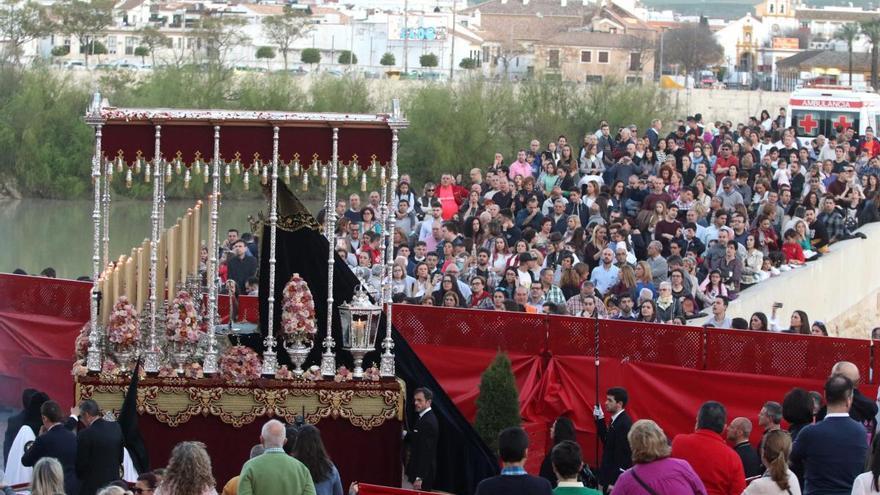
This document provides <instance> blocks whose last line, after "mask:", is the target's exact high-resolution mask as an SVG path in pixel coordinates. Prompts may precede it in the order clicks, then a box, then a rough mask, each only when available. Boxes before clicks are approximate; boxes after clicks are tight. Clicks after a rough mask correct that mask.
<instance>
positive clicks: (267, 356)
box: [262, 126, 279, 376]
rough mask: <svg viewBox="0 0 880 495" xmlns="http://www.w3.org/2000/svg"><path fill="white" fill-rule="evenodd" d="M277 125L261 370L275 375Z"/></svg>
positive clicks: (273, 150)
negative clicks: (266, 302) (267, 304)
mask: <svg viewBox="0 0 880 495" xmlns="http://www.w3.org/2000/svg"><path fill="white" fill-rule="evenodd" d="M278 131H279V129H278V126H274V127H273V128H272V198H271V199H270V207H269V208H270V209H269V294H267V296H268V297H267V301H268V303H269V311H268V319H267V321H266V329H267V334H268V335H267V336H266V340H265V341H264V342H263V343H264V345H265V349H264V350H263V370H262V374H264V375H270V376H275V372H276V371H277V370H278V354H277V353H276V351H275V342H276V339H275V334H274V328H273V327H274V326H275V238H276V228H277V226H278Z"/></svg>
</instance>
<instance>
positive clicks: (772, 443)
mask: <svg viewBox="0 0 880 495" xmlns="http://www.w3.org/2000/svg"><path fill="white" fill-rule="evenodd" d="M789 454H791V435H789V433H788V432H787V431H785V430H773V431H771V432H769V433H767V434H766V435H764V440H763V447H762V448H761V462H762V463H763V464H764V467H765V468H767V470H766V471H765V472H764V476H762V477H761V478H758V479H756V480H755V481H753V482H752V483H751V484H749V486H748V487H746V490H745V491H744V492H743V495H801V487H800V485H799V484H798V479H797V476H795V474H794V473H793V472H791V469H789V468H788V456H789ZM854 493H855V492H854Z"/></svg>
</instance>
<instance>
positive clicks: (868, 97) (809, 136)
mask: <svg viewBox="0 0 880 495" xmlns="http://www.w3.org/2000/svg"><path fill="white" fill-rule="evenodd" d="M785 124H786V126H788V127H794V128H795V132H796V135H797V137H798V140H799V141H800V142H801V143H809V142H810V141H812V140H813V138H815V137H816V136H818V135H820V134H821V135H823V136H826V137H828V136H834V135H836V131H837V130H839V129H847V128H850V127H851V128H853V129H855V130H856V132H857V133H858V135H860V136H861V135H864V134H865V128H867V127H869V126H870V127H873V128H874V131H875V132H876V131H877V130H878V128H880V95H878V94H876V93H868V92H864V91H856V90H853V89H850V88H848V87H842V86H818V85H817V86H811V87H805V88H798V89H795V90H794V92H792V93H791V98H790V99H789V101H788V112H787V115H786V120H785Z"/></svg>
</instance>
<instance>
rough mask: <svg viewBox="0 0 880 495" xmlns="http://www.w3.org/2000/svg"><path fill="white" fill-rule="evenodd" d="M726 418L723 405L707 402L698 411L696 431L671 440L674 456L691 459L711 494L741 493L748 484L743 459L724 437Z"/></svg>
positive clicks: (692, 464) (731, 494)
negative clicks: (741, 459)
mask: <svg viewBox="0 0 880 495" xmlns="http://www.w3.org/2000/svg"><path fill="white" fill-rule="evenodd" d="M726 421H727V411H726V409H725V408H724V405H722V404H721V403H719V402H715V401H709V402H706V403H704V404H703V405H702V406H700V411H699V413H698V414H697V428H696V431H695V432H694V433H686V434H681V435H678V436H676V437H675V439H673V440H672V457H677V458H679V459H684V460H686V461H688V463H689V464H690V465H691V466H692V467H693V468H694V471H696V473H697V475H699V477H700V479H701V480H702V481H703V484H704V485H705V487H706V493H707V494H708V495H739V494H740V493H742V491H743V490H744V489H745V487H746V482H745V479H746V478H745V474H744V472H743V465H742V461H740V459H739V456H738V455H736V452H734V451H733V449H731V448H730V447H728V446H727V444H726V443H725V442H724V439H723V438H722V437H721V433H722V432H723V431H724V426H725V423H726Z"/></svg>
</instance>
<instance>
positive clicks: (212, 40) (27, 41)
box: [0, 0, 880, 91]
mask: <svg viewBox="0 0 880 495" xmlns="http://www.w3.org/2000/svg"><path fill="white" fill-rule="evenodd" d="M40 2H41V3H40V4H37V3H33V1H32V0H28V1H27V2H22V1H17V2H13V1H9V2H6V3H7V5H8V6H9V9H4V11H3V13H2V14H0V16H3V17H6V19H4V20H3V22H2V23H0V24H3V25H5V26H8V27H6V28H3V29H2V30H0V31H3V32H2V33H0V36H2V38H3V40H2V42H3V43H4V45H5V50H6V52H7V54H10V53H13V52H14V58H15V59H16V60H21V61H33V60H45V61H49V62H51V63H53V64H56V65H59V66H63V67H66V68H69V69H86V68H89V69H94V68H97V69H112V68H123V69H136V70H137V69H150V68H152V67H153V66H160V65H180V64H183V63H200V62H204V61H206V60H208V61H216V62H219V63H221V64H223V65H224V66H227V67H232V68H235V69H238V70H250V71H278V70H288V71H292V72H293V73H294V74H306V73H308V72H313V71H329V72H330V73H331V74H334V75H341V74H342V73H343V72H348V71H355V72H358V73H363V74H364V75H365V76H366V77H374V78H380V77H388V76H390V77H395V78H396V77H418V78H429V79H434V80H446V79H450V78H455V77H456V75H458V74H462V75H463V74H468V75H473V74H479V75H482V76H484V77H487V78H494V79H510V80H521V79H523V78H530V77H535V76H540V77H544V78H548V79H561V80H565V81H574V82H580V83H597V82H601V81H603V80H606V79H613V80H617V81H623V82H626V83H641V82H644V81H659V80H660V79H661V75H662V76H669V77H664V78H663V80H664V81H663V82H664V84H666V85H667V86H669V87H681V86H688V87H691V86H720V87H729V88H742V89H758V88H761V89H764V90H781V91H786V90H787V91H790V90H792V89H793V88H794V87H795V86H797V85H799V84H802V83H804V82H806V81H813V80H817V81H819V82H824V83H831V84H833V83H839V82H842V81H843V80H844V79H846V81H845V82H846V83H847V84H849V71H850V69H849V67H850V57H848V56H847V52H848V51H852V52H853V53H852V55H853V56H852V64H851V65H852V84H853V85H854V86H865V85H866V84H867V82H868V81H869V80H870V71H871V60H870V59H871V57H870V54H869V52H870V50H871V47H872V44H871V36H870V35H869V34H867V33H868V32H867V31H865V30H863V29H862V30H860V29H859V28H858V26H859V23H864V22H865V21H870V20H871V19H872V16H880V9H878V10H874V11H869V10H864V9H862V8H858V7H822V8H818V7H811V6H809V5H808V4H806V3H804V2H802V1H801V0H764V1H763V2H761V3H759V4H757V5H755V7H754V12H750V13H747V14H746V15H745V16H743V17H741V18H738V19H718V18H713V17H712V12H706V13H705V14H704V15H703V16H686V15H680V14H678V13H676V12H673V11H669V10H663V11H658V10H652V9H648V8H646V7H645V6H643V5H641V4H640V3H639V2H638V0H598V1H590V0H488V1H486V2H483V3H479V4H475V5H470V2H467V1H466V0H381V1H375V0H348V1H345V2H340V1H331V0H293V1H292V2H287V3H285V2H282V1H277V2H270V1H265V2H258V3H247V2H238V1H235V0H229V1H202V0H178V1H163V0H120V1H117V2H112V0H111V1H107V0H91V1H81V0H72V1H65V2H53V1H51V0H40ZM78 10H79V11H82V12H77V11H78ZM80 13H82V14H84V15H78V14H80ZM37 20H39V21H41V22H40V23H37V24H42V25H37V26H33V24H35V23H36V21H37ZM18 24H21V26H20V27H19V26H17V25H18ZM689 26H697V27H701V28H702V29H699V30H696V31H695V32H694V33H691V34H687V33H681V31H682V28H685V27H689ZM847 29H848V30H849V31H854V35H853V36H851V37H850V39H851V41H852V47H851V50H850V46H849V45H850V43H849V42H848V41H847V37H846V36H841V35H842V33H845V32H846V31H847ZM684 31H687V30H684ZM697 31H702V33H700V32H697ZM703 34H705V35H706V36H707V37H708V38H706V39H709V40H710V41H706V39H688V38H687V37H688V36H702V35H703ZM877 34H878V36H875V37H874V38H875V39H877V40H878V41H880V32H878V33H877ZM694 45H696V46H700V50H698V51H696V53H694V52H695V51H694V50H687V47H688V46H694ZM684 74H687V76H688V77H687V78H685V77H683V75H684Z"/></svg>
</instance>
